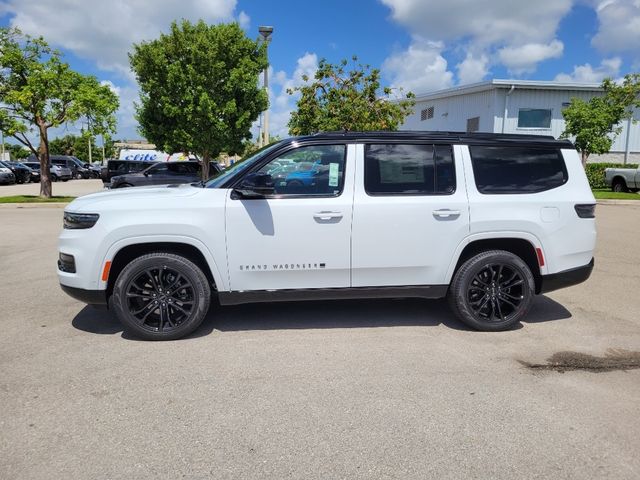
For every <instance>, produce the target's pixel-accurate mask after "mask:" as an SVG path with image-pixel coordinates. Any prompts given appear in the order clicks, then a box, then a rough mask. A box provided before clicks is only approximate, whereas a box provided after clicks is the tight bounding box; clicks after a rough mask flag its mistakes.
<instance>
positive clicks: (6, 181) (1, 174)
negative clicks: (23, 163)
mask: <svg viewBox="0 0 640 480" xmlns="http://www.w3.org/2000/svg"><path fill="white" fill-rule="evenodd" d="M14 183H16V176H15V175H14V174H13V172H12V171H11V169H10V168H9V167H5V166H4V165H2V163H1V162H0V184H2V185H12V184H14Z"/></svg>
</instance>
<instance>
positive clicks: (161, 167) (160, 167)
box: [145, 163, 168, 175]
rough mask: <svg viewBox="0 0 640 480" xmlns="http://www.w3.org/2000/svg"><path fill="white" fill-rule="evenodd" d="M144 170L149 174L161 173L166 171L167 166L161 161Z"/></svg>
mask: <svg viewBox="0 0 640 480" xmlns="http://www.w3.org/2000/svg"><path fill="white" fill-rule="evenodd" d="M145 171H146V172H147V173H148V174H150V175H161V174H164V173H167V171H168V168H167V164H166V163H161V164H159V165H154V166H153V167H150V168H148V169H147V170H145Z"/></svg>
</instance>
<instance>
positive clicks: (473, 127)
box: [467, 117, 480, 133]
mask: <svg viewBox="0 0 640 480" xmlns="http://www.w3.org/2000/svg"><path fill="white" fill-rule="evenodd" d="M478 130H480V117H473V118H467V133H473V132H477V131H478Z"/></svg>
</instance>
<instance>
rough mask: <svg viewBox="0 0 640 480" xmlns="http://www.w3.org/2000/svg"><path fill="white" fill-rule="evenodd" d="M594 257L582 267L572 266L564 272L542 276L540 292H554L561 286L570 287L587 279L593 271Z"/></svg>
mask: <svg viewBox="0 0 640 480" xmlns="http://www.w3.org/2000/svg"><path fill="white" fill-rule="evenodd" d="M594 263H595V262H594V259H593V258H592V259H591V261H590V262H589V263H588V264H587V265H583V266H582V267H577V268H571V269H569V270H564V271H563V272H558V273H553V274H551V275H543V276H542V284H541V288H540V293H548V292H553V291H554V290H559V289H561V288H565V287H570V286H572V285H577V284H579V283H582V282H584V281H586V280H587V279H588V278H589V277H590V276H591V272H592V271H593V265H594Z"/></svg>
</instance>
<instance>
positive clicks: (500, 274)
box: [467, 263, 524, 322]
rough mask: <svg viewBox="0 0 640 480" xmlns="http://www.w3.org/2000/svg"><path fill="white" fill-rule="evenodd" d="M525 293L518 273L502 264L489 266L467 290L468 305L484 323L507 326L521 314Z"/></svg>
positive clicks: (477, 274) (479, 273)
mask: <svg viewBox="0 0 640 480" xmlns="http://www.w3.org/2000/svg"><path fill="white" fill-rule="evenodd" d="M523 289H524V279H523V278H522V275H521V274H520V273H519V272H518V270H516V269H515V268H513V267H512V266H511V265H505V264H502V263H496V264H489V265H487V266H485V267H484V268H482V269H481V270H480V271H479V272H478V273H476V275H475V277H474V278H473V280H472V281H471V283H470V284H469V286H468V287H467V302H468V303H469V306H470V307H471V310H472V311H473V312H474V313H475V315H476V316H477V317H478V318H481V319H482V320H483V321H488V322H504V321H508V320H510V319H511V317H513V316H514V315H516V314H517V313H518V308H519V306H520V304H521V303H522V300H523V299H524V292H523Z"/></svg>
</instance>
